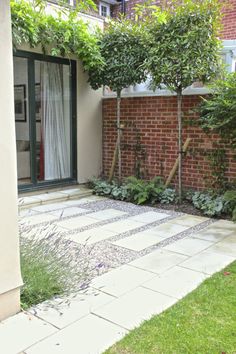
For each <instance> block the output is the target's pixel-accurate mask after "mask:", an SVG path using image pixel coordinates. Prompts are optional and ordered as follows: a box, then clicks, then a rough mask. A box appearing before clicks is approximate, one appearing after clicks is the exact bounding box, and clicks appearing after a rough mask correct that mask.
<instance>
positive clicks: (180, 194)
mask: <svg viewBox="0 0 236 354" xmlns="http://www.w3.org/2000/svg"><path fill="white" fill-rule="evenodd" d="M182 99H183V96H182V89H179V90H178V91H177V102H178V148H179V170H178V186H179V203H181V202H182Z"/></svg>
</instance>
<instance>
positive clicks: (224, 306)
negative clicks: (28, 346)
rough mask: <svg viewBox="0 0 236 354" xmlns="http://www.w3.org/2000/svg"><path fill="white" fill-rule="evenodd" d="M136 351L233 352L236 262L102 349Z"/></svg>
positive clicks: (117, 353)
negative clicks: (115, 342)
mask: <svg viewBox="0 0 236 354" xmlns="http://www.w3.org/2000/svg"><path fill="white" fill-rule="evenodd" d="M216 257H217V255H216ZM140 306H141V304H140ZM136 353H137V354H154V353H155V354H162V353H163V354H187V353H191V354H223V353H224V354H233V353H236V262H234V263H232V264H231V265H229V266H228V267H227V268H225V269H224V270H222V271H221V272H219V273H216V274H215V275H214V276H212V277H211V278H209V279H207V280H206V281H204V283H202V284H201V285H200V286H199V287H198V288H197V289H196V290H194V291H193V292H192V293H191V294H189V295H188V296H186V297H185V298H184V299H182V300H181V301H179V302H178V303H177V304H175V305H174V306H172V307H171V308H169V309H168V310H167V311H165V312H163V313H162V314H161V315H159V316H154V317H153V318H152V319H150V320H149V321H146V322H144V323H143V325H141V326H140V327H139V328H137V329H135V330H133V331H132V332H130V334H128V335H127V336H126V337H125V338H124V339H123V340H121V341H120V342H118V343H117V344H115V345H114V346H112V347H111V348H110V349H109V350H107V351H106V352H105V354H136Z"/></svg>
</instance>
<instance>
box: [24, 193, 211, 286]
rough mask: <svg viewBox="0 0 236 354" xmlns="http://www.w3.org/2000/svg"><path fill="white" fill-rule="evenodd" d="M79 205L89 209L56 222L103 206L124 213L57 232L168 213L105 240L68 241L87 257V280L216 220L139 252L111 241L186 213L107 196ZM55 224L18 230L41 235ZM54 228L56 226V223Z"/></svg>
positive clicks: (72, 249)
mask: <svg viewBox="0 0 236 354" xmlns="http://www.w3.org/2000/svg"><path fill="white" fill-rule="evenodd" d="M69 207H71V206H68V207H66V208H69ZM78 207H83V208H84V209H88V211H87V212H83V213H78V214H75V215H72V216H68V217H62V218H57V221H60V220H67V219H73V218H75V217H78V216H82V215H83V216H85V215H87V216H89V214H91V213H94V212H96V211H102V210H106V209H116V210H120V211H124V212H126V213H127V214H126V215H122V216H118V217H114V218H111V219H107V220H101V221H99V220H98V221H97V222H96V219H94V221H95V223H94V224H92V225H88V226H84V227H78V228H77V229H73V230H68V231H67V230H65V232H64V231H63V232H58V234H60V235H63V236H68V235H73V234H76V233H78V232H82V231H85V230H89V229H94V233H96V228H97V227H99V226H102V225H106V224H109V223H113V222H115V221H120V220H126V219H128V218H129V217H131V216H134V215H139V214H142V213H145V212H149V211H152V212H157V213H163V214H167V215H168V216H167V217H165V218H164V219H161V220H157V221H155V222H151V223H147V224H143V225H142V226H140V227H138V228H136V229H132V230H130V231H127V232H123V233H119V234H117V235H115V236H112V237H110V238H109V239H105V240H103V241H99V242H96V243H94V244H92V245H80V244H77V243H76V242H73V241H70V245H71V252H72V253H74V254H75V255H76V254H79V255H80V257H82V259H84V260H86V262H87V263H88V267H89V271H88V274H89V279H88V280H91V279H93V278H94V277H97V276H98V275H101V274H103V273H105V272H107V271H109V270H111V269H113V268H117V267H119V266H121V265H123V264H127V263H129V262H131V261H133V260H135V259H137V258H140V257H142V256H144V255H147V254H149V253H151V252H153V251H155V250H157V249H161V248H163V247H165V246H166V245H169V244H171V243H173V242H175V241H177V240H180V239H182V238H184V237H187V236H189V235H193V234H194V233H195V232H198V231H199V230H202V229H204V228H205V227H207V226H208V225H210V224H212V223H214V222H216V221H217V220H215V219H209V220H207V221H204V222H202V223H200V224H198V225H196V226H194V227H190V228H188V229H187V230H186V231H183V232H181V233H179V234H176V235H174V236H172V237H169V238H167V239H164V240H163V241H161V242H159V243H157V244H155V245H152V246H150V247H148V248H145V249H143V250H141V251H139V252H138V251H133V250H129V249H127V248H124V247H120V246H118V245H114V244H111V242H114V241H117V240H120V239H123V238H126V237H129V236H131V235H133V234H136V233H138V232H141V231H145V230H149V229H151V228H153V227H156V226H158V225H161V224H163V223H166V222H168V221H170V220H173V219H175V218H177V217H179V216H182V215H186V214H184V213H180V212H176V211H172V210H162V209H157V208H154V207H150V206H138V205H135V204H131V203H127V202H122V201H115V200H110V199H108V200H101V201H99V200H98V201H94V202H89V203H85V204H81V203H80V204H79V205H78ZM66 208H65V209H66ZM26 221H27V218H26ZM54 223H55V221H52V222H43V223H40V224H37V225H27V222H26V223H22V224H21V233H23V234H24V232H29V231H33V232H34V233H38V234H40V228H45V227H47V226H48V227H52V226H53V227H54V225H55V224H54ZM51 224H53V225H51ZM35 228H36V229H35ZM37 228H38V231H37ZM55 229H56V225H55Z"/></svg>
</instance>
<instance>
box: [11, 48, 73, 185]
mask: <svg viewBox="0 0 236 354" xmlns="http://www.w3.org/2000/svg"><path fill="white" fill-rule="evenodd" d="M13 55H14V57H21V58H25V59H27V65H28V112H29V114H28V116H29V136H30V171H31V183H29V184H21V185H18V189H19V191H20V192H24V191H25V192H27V191H31V190H37V189H42V188H47V187H52V186H55V187H56V186H65V185H69V184H76V183H77V134H76V132H77V122H76V117H77V114H76V88H77V85H76V61H75V60H69V59H65V58H58V57H52V56H48V55H43V54H38V53H32V52H27V51H22V50H17V51H16V52H14V53H13ZM35 61H48V62H53V63H59V64H65V65H69V67H70V92H71V102H70V144H71V146H70V151H71V155H70V159H71V161H70V162H71V163H70V166H71V177H70V178H64V179H60V180H52V181H38V180H37V165H36V114H35Z"/></svg>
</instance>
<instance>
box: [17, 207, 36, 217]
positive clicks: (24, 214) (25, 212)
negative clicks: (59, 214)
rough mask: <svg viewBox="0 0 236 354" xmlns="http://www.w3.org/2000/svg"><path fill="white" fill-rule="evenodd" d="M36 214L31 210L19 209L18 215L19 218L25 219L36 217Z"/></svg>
mask: <svg viewBox="0 0 236 354" xmlns="http://www.w3.org/2000/svg"><path fill="white" fill-rule="evenodd" d="M37 214H38V212H37V211H35V210H32V209H20V210H19V212H18V215H19V217H20V218H25V217H27V216H32V215H37Z"/></svg>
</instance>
